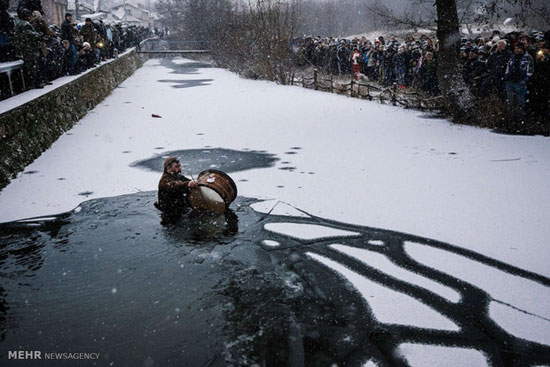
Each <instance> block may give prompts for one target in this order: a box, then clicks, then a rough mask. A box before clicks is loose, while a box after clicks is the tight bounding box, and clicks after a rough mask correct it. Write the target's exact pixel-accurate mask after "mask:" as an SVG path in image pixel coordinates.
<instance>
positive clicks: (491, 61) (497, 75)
mask: <svg viewBox="0 0 550 367" xmlns="http://www.w3.org/2000/svg"><path fill="white" fill-rule="evenodd" d="M511 56H512V53H511V52H510V51H509V50H508V45H507V42H506V41H505V40H499V41H498V42H497V45H496V49H495V51H494V52H493V53H492V54H491V55H489V58H488V59H487V64H486V66H487V73H488V75H487V78H485V80H484V81H483V82H482V84H481V88H480V96H481V97H487V96H488V95H489V94H496V95H497V96H498V97H499V98H500V99H501V100H502V101H504V100H505V99H506V86H505V83H504V74H505V73H506V66H507V65H508V60H510V57H511Z"/></svg>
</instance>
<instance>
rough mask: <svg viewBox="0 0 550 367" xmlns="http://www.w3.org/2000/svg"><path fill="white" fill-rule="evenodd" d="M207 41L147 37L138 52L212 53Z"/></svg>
mask: <svg viewBox="0 0 550 367" xmlns="http://www.w3.org/2000/svg"><path fill="white" fill-rule="evenodd" d="M207 46H208V45H207V42H206V41H196V40H166V39H160V38H150V39H146V40H144V41H143V42H141V43H140V47H139V48H138V50H137V51H138V53H140V54H153V55H155V56H156V55H184V56H189V55H201V54H210V53H211V50H209V49H208V47H207Z"/></svg>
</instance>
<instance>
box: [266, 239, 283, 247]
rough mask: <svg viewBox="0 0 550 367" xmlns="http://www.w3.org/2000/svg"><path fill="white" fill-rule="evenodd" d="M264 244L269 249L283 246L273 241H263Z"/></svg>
mask: <svg viewBox="0 0 550 367" xmlns="http://www.w3.org/2000/svg"><path fill="white" fill-rule="evenodd" d="M262 244H263V245H264V246H267V247H279V246H280V245H281V244H280V243H279V242H277V241H273V240H263V241H262Z"/></svg>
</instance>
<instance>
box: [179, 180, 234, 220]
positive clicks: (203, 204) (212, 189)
mask: <svg viewBox="0 0 550 367" xmlns="http://www.w3.org/2000/svg"><path fill="white" fill-rule="evenodd" d="M197 183H198V185H199V187H197V188H191V190H190V191H189V195H188V196H187V201H189V205H191V207H192V208H194V209H206V210H211V211H214V212H217V213H223V212H225V211H226V210H227V208H229V205H230V204H231V203H232V202H233V200H235V198H236V197H237V185H235V182H234V181H233V180H232V179H231V177H229V176H228V175H227V174H226V173H224V172H222V171H218V170H215V169H209V170H206V171H202V172H201V173H200V174H199V177H197Z"/></svg>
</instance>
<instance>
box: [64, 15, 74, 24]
mask: <svg viewBox="0 0 550 367" xmlns="http://www.w3.org/2000/svg"><path fill="white" fill-rule="evenodd" d="M65 20H66V21H67V22H72V21H73V15H72V14H71V13H65Z"/></svg>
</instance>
